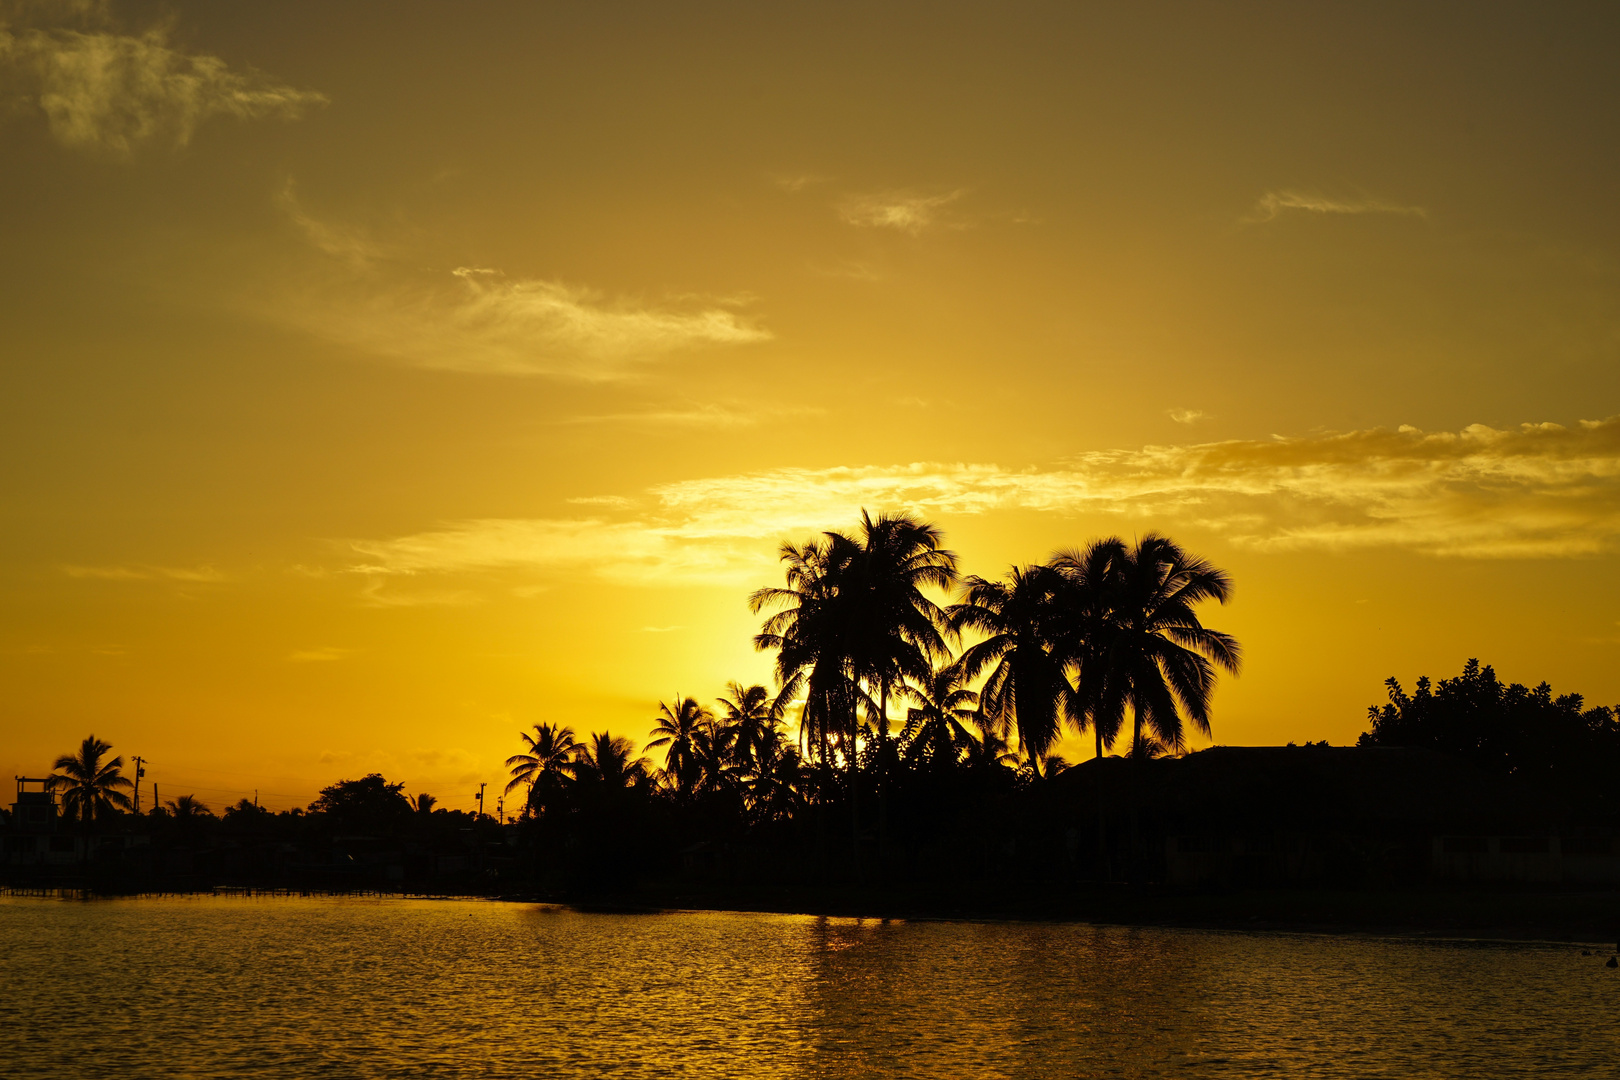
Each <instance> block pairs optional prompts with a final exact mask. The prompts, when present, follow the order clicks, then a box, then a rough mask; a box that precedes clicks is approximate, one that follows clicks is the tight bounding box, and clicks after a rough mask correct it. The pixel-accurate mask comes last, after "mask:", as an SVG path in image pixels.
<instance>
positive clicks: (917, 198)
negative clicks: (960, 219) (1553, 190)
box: [838, 190, 966, 236]
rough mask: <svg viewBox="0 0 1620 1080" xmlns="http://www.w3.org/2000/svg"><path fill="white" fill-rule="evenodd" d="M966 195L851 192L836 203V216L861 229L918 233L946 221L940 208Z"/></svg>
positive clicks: (963, 192) (959, 192) (955, 192)
mask: <svg viewBox="0 0 1620 1080" xmlns="http://www.w3.org/2000/svg"><path fill="white" fill-rule="evenodd" d="M965 194H966V192H965V191H962V190H957V191H949V192H945V193H943V194H938V195H918V194H914V193H912V192H904V191H888V192H882V193H879V194H873V195H851V196H849V197H848V198H846V199H845V200H844V201H843V202H842V203H840V204H839V205H838V215H839V217H841V218H843V220H844V221H845V222H846V223H848V224H850V225H857V226H860V227H861V228H867V229H896V230H898V231H900V232H903V233H909V234H910V235H912V236H920V235H921V234H922V233H923V232H924V231H925V230H927V229H930V228H932V227H934V226H935V225H941V224H948V222H946V221H945V220H944V218H943V217H942V211H943V210H944V209H945V208H946V207H947V206H949V205H951V204H952V203H954V202H956V200H958V199H960V198H961V197H962V196H963V195H965Z"/></svg>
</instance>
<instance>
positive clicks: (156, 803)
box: [152, 780, 163, 810]
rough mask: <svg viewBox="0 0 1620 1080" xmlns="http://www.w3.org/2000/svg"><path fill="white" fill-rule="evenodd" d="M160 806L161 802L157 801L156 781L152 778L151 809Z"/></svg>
mask: <svg viewBox="0 0 1620 1080" xmlns="http://www.w3.org/2000/svg"><path fill="white" fill-rule="evenodd" d="M162 806H163V804H162V803H160V802H158V789H157V781H156V780H154V781H152V809H154V810H157V809H160V808H162Z"/></svg>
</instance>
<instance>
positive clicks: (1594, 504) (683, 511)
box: [351, 417, 1620, 588]
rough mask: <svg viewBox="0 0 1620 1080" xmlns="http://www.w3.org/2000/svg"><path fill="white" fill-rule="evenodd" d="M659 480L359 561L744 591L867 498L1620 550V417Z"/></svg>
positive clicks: (1484, 551)
mask: <svg viewBox="0 0 1620 1080" xmlns="http://www.w3.org/2000/svg"><path fill="white" fill-rule="evenodd" d="M647 494H648V496H649V499H648V504H649V508H648V509H647V510H646V511H645V512H643V513H641V514H639V515H637V516H635V517H633V518H629V519H626V520H611V519H609V518H606V517H592V518H581V519H573V520H556V519H520V520H512V519H494V520H481V521H467V522H460V523H457V524H454V525H449V526H446V527H444V528H442V529H439V530H435V531H431V532H423V533H417V534H415V535H411V536H405V537H400V538H398V539H394V540H382V541H356V542H354V543H353V544H352V545H351V548H352V550H353V551H354V552H356V553H357V554H358V555H360V556H362V557H363V559H364V560H365V561H364V562H360V563H356V564H353V566H352V569H354V570H355V571H358V572H362V573H366V574H371V575H374V577H375V580H376V581H378V582H384V581H388V580H399V579H403V578H408V577H413V576H432V575H454V574H469V573H495V572H510V571H522V572H533V573H542V574H543V573H566V574H588V575H591V576H593V577H597V578H600V579H603V580H607V581H610V582H615V583H620V584H631V585H638V586H646V585H660V584H662V585H678V584H693V583H709V584H728V585H741V584H745V583H747V582H750V581H754V582H757V581H760V580H763V579H764V578H766V577H769V576H770V574H771V573H772V571H773V567H772V561H773V559H774V555H775V552H774V548H775V541H777V540H779V539H781V538H784V537H802V536H805V535H809V534H813V533H814V532H816V531H818V530H820V529H824V528H842V527H847V526H848V525H849V523H850V522H851V521H853V520H855V518H856V515H857V514H858V513H859V511H860V509H861V508H862V507H866V508H870V509H874V510H878V509H882V510H910V511H913V512H916V513H919V514H923V515H928V516H934V517H944V518H949V517H951V516H957V515H982V514H989V513H995V512H1001V511H1010V510H1017V511H1035V512H1043V513H1053V514H1063V515H1089V516H1093V517H1095V518H1098V519H1101V522H1102V523H1103V524H1104V525H1106V524H1107V522H1109V521H1110V520H1112V521H1118V522H1119V523H1120V526H1119V527H1120V528H1122V529H1123V528H1127V527H1128V528H1131V529H1137V528H1142V527H1147V526H1151V525H1158V526H1164V527H1181V526H1196V527H1198V528H1199V529H1201V530H1204V531H1207V532H1213V533H1215V534H1217V535H1219V536H1222V537H1224V538H1225V539H1226V540H1227V541H1228V542H1229V543H1232V544H1234V545H1236V546H1240V547H1246V548H1250V549H1254V550H1260V551H1281V550H1301V549H1306V550H1327V551H1344V550H1354V549H1366V548H1397V549H1405V550H1409V551H1415V552H1420V553H1424V554H1427V555H1433V556H1451V557H1469V558H1503V557H1531V558H1562V557H1574V556H1589V555H1598V554H1603V553H1607V552H1611V551H1614V550H1616V549H1617V548H1620V417H1616V418H1612V419H1609V420H1605V421H1590V422H1583V423H1582V424H1581V425H1579V426H1578V427H1575V428H1564V427H1560V426H1558V425H1556V424H1535V425H1525V426H1523V427H1521V428H1518V429H1516V430H1509V431H1499V430H1495V429H1492V428H1489V427H1485V426H1483V425H1477V424H1476V425H1473V426H1471V427H1468V428H1465V429H1464V430H1462V431H1460V432H1437V433H1426V432H1422V431H1418V430H1416V429H1414V428H1407V427H1403V428H1401V429H1399V430H1396V431H1390V430H1387V429H1373V430H1367V431H1352V432H1345V433H1337V434H1325V435H1316V436H1310V437H1303V438H1282V437H1276V438H1272V439H1263V440H1231V441H1225V442H1212V443H1198V444H1192V445H1187V446H1149V447H1144V448H1142V449H1139V450H1110V451H1098V452H1094V453H1088V454H1082V455H1080V456H1078V457H1076V458H1075V459H1073V460H1072V461H1070V462H1068V463H1066V464H1064V465H1062V466H1060V467H1055V468H1047V469H1037V468H1027V469H1007V468H1003V467H1000V466H996V465H989V464H980V465H974V464H962V463H956V464H950V463H916V464H911V465H897V466H865V467H852V468H833V469H814V470H812V469H776V470H772V471H769V472H761V473H751V474H744V475H737V476H723V477H714V478H707V479H697V480H688V481H682V482H679V483H673V484H665V485H660V486H658V487H654V488H652V489H650V490H649V491H648V493H647ZM1094 524H1095V523H1094ZM1110 527H1111V526H1110ZM380 587H381V586H379V588H380Z"/></svg>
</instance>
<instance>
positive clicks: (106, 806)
mask: <svg viewBox="0 0 1620 1080" xmlns="http://www.w3.org/2000/svg"><path fill="white" fill-rule="evenodd" d="M110 750H112V746H111V745H110V744H108V743H105V742H102V741H101V740H100V739H98V738H96V737H95V736H94V735H87V736H85V739H84V742H82V743H80V744H79V752H78V753H76V754H63V755H62V756H61V757H59V758H57V759H56V764H55V765H53V766H52V768H53V769H55V770H56V775H54V776H52V777H51V778H50V781H49V784H50V787H51V790H53V791H58V792H61V793H62V811H63V813H64V814H65V815H66V816H67V817H69V818H73V819H77V820H78V821H79V823H80V824H81V825H83V826H84V827H85V828H89V827H90V826H92V825H93V824H94V823H95V822H97V821H100V820H102V819H103V818H106V817H108V816H109V815H111V814H113V813H115V812H116V811H119V810H133V809H134V803H133V802H131V801H130V797H129V796H128V795H126V794H124V792H125V790H126V789H128V788H131V787H133V785H132V784H131V783H130V782H129V780H127V779H125V777H124V775H123V772H122V770H123V767H124V759H123V758H121V757H115V758H113V759H112V760H111V761H103V760H102V759H103V758H104V757H106V755H107V753H108V752H109V751H110Z"/></svg>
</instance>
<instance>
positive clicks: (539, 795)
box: [506, 724, 581, 814]
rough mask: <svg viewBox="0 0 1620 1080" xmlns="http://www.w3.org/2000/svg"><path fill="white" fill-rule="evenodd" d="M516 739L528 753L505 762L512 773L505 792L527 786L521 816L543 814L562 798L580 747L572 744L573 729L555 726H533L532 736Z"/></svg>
mask: <svg viewBox="0 0 1620 1080" xmlns="http://www.w3.org/2000/svg"><path fill="white" fill-rule="evenodd" d="M518 737H519V738H521V739H522V740H523V741H524V742H525V743H526V744H528V748H529V752H528V753H526V754H513V755H512V756H511V757H509V758H507V759H506V767H507V768H508V769H510V770H512V779H511V780H510V781H508V782H507V785H506V792H507V794H511V792H512V789H513V788H515V787H518V786H519V785H527V787H528V797H527V798H526V799H525V800H524V804H523V811H524V813H525V814H527V813H543V812H544V811H546V810H549V809H551V808H553V807H555V806H556V805H557V803H558V802H559V801H560V799H561V798H562V792H563V786H564V783H565V782H566V780H567V779H568V776H569V771H570V769H571V767H572V765H573V763H574V759H575V757H576V755H577V754H578V753H579V751H580V749H581V747H580V745H579V744H578V743H577V742H575V741H574V729H573V728H569V727H562V726H560V725H557V724H535V725H534V734H533V735H530V734H529V733H527V732H524V731H520V732H518Z"/></svg>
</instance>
